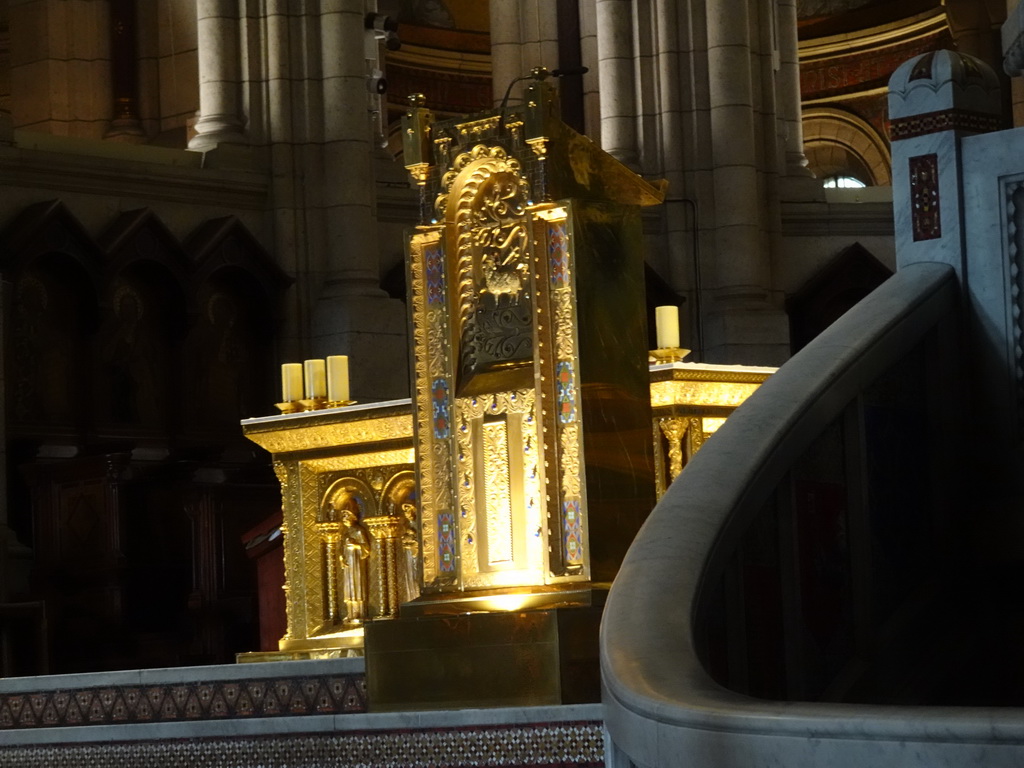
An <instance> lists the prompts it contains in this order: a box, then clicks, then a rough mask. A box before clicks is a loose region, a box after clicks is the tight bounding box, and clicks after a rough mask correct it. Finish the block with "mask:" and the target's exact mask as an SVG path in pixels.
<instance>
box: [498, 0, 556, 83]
mask: <svg viewBox="0 0 1024 768" xmlns="http://www.w3.org/2000/svg"><path fill="white" fill-rule="evenodd" d="M518 5H519V13H520V18H521V19H522V22H521V25H520V29H521V30H522V35H523V39H522V43H523V51H522V59H523V66H524V69H525V70H526V72H529V71H530V70H531V69H533V68H534V67H547V68H548V69H557V68H558V9H557V8H556V3H554V2H552V0H521V2H520V3H519V4H518ZM492 28H493V27H492ZM526 72H523V74H524V75H525V74H526Z"/></svg>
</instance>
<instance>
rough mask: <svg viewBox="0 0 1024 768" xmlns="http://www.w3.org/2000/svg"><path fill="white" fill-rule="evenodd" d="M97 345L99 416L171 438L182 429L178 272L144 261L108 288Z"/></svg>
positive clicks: (113, 424) (182, 320) (182, 307)
mask: <svg viewBox="0 0 1024 768" xmlns="http://www.w3.org/2000/svg"><path fill="white" fill-rule="evenodd" d="M106 293H107V295H106V296H105V297H104V298H105V300H104V304H105V311H104V318H103V323H102V326H101V330H100V341H99V349H98V365H99V370H98V372H97V374H98V380H99V386H98V387H97V394H98V395H99V398H98V400H97V404H96V405H97V408H96V411H97V419H98V420H99V421H100V423H102V424H105V425H107V426H108V427H109V428H111V429H113V430H115V431H124V430H128V431H130V432H133V433H134V432H139V431H141V432H142V433H148V434H151V435H152V436H153V437H154V438H157V439H160V440H166V439H167V438H168V437H169V436H170V435H171V434H172V433H173V432H176V431H177V427H176V425H177V424H178V423H179V421H180V418H179V417H180V406H179V399H178V396H177V393H178V392H179V391H180V383H181V382H180V378H179V377H180V376H181V344H182V340H183V339H184V336H185V330H186V326H187V321H186V318H187V313H186V303H185V294H184V292H183V289H182V286H181V285H180V284H179V283H178V281H177V280H176V279H175V277H174V275H173V273H171V271H170V270H168V269H167V268H166V267H164V266H163V265H162V264H160V263H158V262H155V261H148V260H140V261H136V262H134V263H132V264H129V265H128V266H127V267H125V268H124V269H123V270H121V271H120V272H118V273H117V274H115V275H114V276H113V277H112V279H111V280H110V283H109V284H108V286H107V289H106Z"/></svg>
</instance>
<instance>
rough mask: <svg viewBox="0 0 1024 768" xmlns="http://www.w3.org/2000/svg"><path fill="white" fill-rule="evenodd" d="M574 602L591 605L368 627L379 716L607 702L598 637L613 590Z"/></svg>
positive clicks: (369, 673) (369, 676) (582, 594)
mask: <svg viewBox="0 0 1024 768" xmlns="http://www.w3.org/2000/svg"><path fill="white" fill-rule="evenodd" d="M574 594H575V597H574V598H573V602H576V601H577V600H580V601H586V603H587V604H576V605H570V604H562V605H558V606H557V607H551V608H545V609H537V610H522V611H501V612H497V611H491V612H486V613H484V612H481V613H462V614H456V615H429V614H428V615H413V616H409V615H408V614H409V613H410V611H406V607H405V606H403V608H402V615H401V617H400V618H397V619H394V620H392V621H377V622H372V623H370V624H368V625H367V626H366V680H367V694H368V700H369V702H370V711H372V712H397V711H404V710H424V709H459V708H470V707H526V706H542V705H552V704H581V703H587V702H597V701H600V699H601V675H600V668H599V664H598V644H597V638H598V630H599V627H600V623H601V611H602V610H603V608H604V598H605V595H606V591H605V590H604V589H592V590H589V591H584V590H578V591H576V592H575V593H574ZM500 597H501V595H493V596H492V597H491V599H492V600H494V599H500ZM412 612H413V613H415V609H414V610H413V611H412Z"/></svg>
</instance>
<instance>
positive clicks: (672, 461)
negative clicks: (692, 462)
mask: <svg viewBox="0 0 1024 768" xmlns="http://www.w3.org/2000/svg"><path fill="white" fill-rule="evenodd" d="M660 425H661V432H662V434H664V435H665V440H666V441H668V466H669V477H670V478H671V479H672V480H675V479H676V478H677V477H679V473H680V472H682V471H683V437H684V435H686V429H687V427H688V426H689V420H688V419H661V422H660ZM698 429H699V427H698Z"/></svg>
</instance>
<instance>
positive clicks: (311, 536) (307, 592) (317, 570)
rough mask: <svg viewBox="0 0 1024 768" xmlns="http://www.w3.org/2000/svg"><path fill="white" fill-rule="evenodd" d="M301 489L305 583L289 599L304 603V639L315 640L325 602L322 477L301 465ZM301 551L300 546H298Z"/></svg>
mask: <svg viewBox="0 0 1024 768" xmlns="http://www.w3.org/2000/svg"><path fill="white" fill-rule="evenodd" d="M298 467H299V488H300V498H301V502H300V510H301V515H302V522H301V525H299V526H296V529H297V530H299V531H301V533H300V536H301V550H300V551H299V557H300V559H301V581H300V585H301V586H300V588H299V591H298V594H295V592H294V591H290V592H289V597H291V596H292V595H294V596H295V601H294V602H295V603H298V604H301V606H302V609H301V623H300V625H299V626H300V628H301V635H299V636H298V637H299V638H301V639H305V638H309V637H312V636H313V634H314V633H315V632H316V631H317V630H318V629H319V628H320V626H321V625H322V623H323V616H324V614H325V611H324V603H323V590H322V583H321V573H322V571H321V559H320V537H319V531H318V530H317V521H318V520H319V518H320V514H319V513H320V497H321V495H320V488H319V480H320V477H319V475H317V473H316V472H315V471H313V470H312V469H310V468H309V467H307V466H304V465H303V463H302V462H299V465H298ZM295 549H297V550H298V549H299V547H295Z"/></svg>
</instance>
